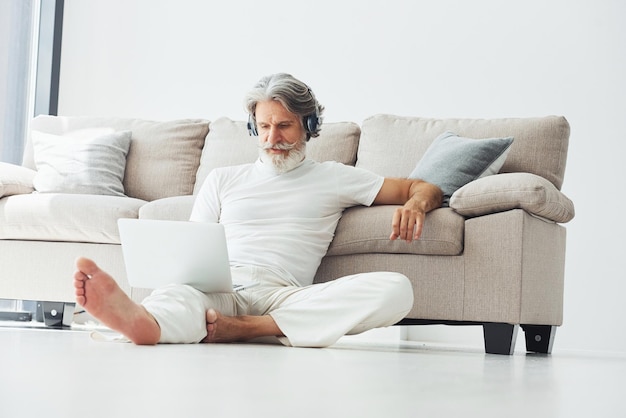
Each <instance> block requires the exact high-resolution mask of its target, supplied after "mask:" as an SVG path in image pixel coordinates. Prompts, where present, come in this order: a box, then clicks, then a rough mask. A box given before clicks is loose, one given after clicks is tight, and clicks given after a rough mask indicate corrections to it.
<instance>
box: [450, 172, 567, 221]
mask: <svg viewBox="0 0 626 418" xmlns="http://www.w3.org/2000/svg"><path fill="white" fill-rule="evenodd" d="M450 207H451V208H453V209H454V210H455V211H456V212H458V213H459V214H460V215H463V216H466V217H475V216H482V215H487V214H490V213H496V212H502V211H505V210H510V209H523V210H525V211H526V212H528V213H530V214H533V215H536V216H539V217H542V218H545V219H548V220H551V221H554V222H559V223H564V222H569V221H570V220H572V218H574V214H575V212H574V204H573V203H572V201H571V200H570V199H568V198H567V196H565V195H564V194H563V193H561V192H560V191H559V190H558V189H557V188H556V187H555V186H554V185H553V184H552V183H550V182H549V181H548V180H546V179H544V178H543V177H540V176H537V175H535V174H530V173H505V174H497V175H495V176H488V177H483V178H481V179H478V180H474V181H472V182H470V183H468V184H466V185H465V186H463V187H461V188H460V189H458V190H457V191H456V192H455V193H454V194H453V195H452V197H451V198H450Z"/></svg>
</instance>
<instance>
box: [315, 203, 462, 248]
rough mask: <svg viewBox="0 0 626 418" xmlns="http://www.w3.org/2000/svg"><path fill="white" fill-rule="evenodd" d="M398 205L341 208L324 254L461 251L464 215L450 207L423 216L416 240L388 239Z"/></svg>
mask: <svg viewBox="0 0 626 418" xmlns="http://www.w3.org/2000/svg"><path fill="white" fill-rule="evenodd" d="M396 208H397V206H371V207H363V206H357V207H353V208H350V209H347V210H346V211H344V213H343V215H342V217H341V219H340V220H339V224H338V225H337V229H336V231H335V238H334V239H333V241H332V243H331V244H330V247H329V248H328V252H327V255H328V256H334V255H348V254H369V253H391V254H422V255H458V254H460V253H461V252H463V234H464V227H465V218H463V217H462V216H460V215H459V214H457V213H455V212H454V211H453V210H452V209H450V208H440V209H436V210H434V211H432V212H429V213H428V214H427V215H426V221H425V223H424V229H423V230H422V236H421V237H420V239H419V240H417V241H413V242H411V243H407V242H406V241H403V240H395V241H390V240H389V235H391V220H392V218H393V213H394V211H395V210H396Z"/></svg>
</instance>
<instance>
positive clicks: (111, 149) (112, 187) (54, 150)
mask: <svg viewBox="0 0 626 418" xmlns="http://www.w3.org/2000/svg"><path fill="white" fill-rule="evenodd" d="M84 131H85V130H75V131H71V132H68V133H67V134H65V135H54V134H48V133H45V132H40V131H35V130H34V131H32V132H31V138H32V141H33V149H34V158H35V165H36V166H37V174H36V175H35V178H34V179H33V185H34V186H35V189H36V190H37V191H38V192H43V193H80V194H103V195H112V196H124V186H123V185H122V181H123V180H124V170H125V169H126V155H127V154H128V148H129V147H130V138H131V132H130V131H119V132H110V133H105V134H100V133H88V134H86V135H82V134H81V133H84Z"/></svg>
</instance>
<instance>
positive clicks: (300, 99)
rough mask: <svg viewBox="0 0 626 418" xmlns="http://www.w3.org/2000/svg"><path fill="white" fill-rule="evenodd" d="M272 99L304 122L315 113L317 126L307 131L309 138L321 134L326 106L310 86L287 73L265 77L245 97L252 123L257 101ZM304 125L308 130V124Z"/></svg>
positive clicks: (254, 121)
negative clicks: (316, 96) (320, 101)
mask: <svg viewBox="0 0 626 418" xmlns="http://www.w3.org/2000/svg"><path fill="white" fill-rule="evenodd" d="M270 100H276V101H278V102H280V104H282V105H283V106H284V107H285V109H287V110H288V111H289V112H291V113H293V114H295V115H298V116H299V117H300V120H301V121H302V122H303V124H304V120H305V119H306V118H307V116H310V115H315V117H317V126H316V128H315V130H314V131H312V132H307V140H308V139H309V138H310V137H313V138H316V137H318V136H319V134H320V129H321V126H322V113H323V112H324V106H322V105H321V104H320V103H319V102H318V101H317V99H316V98H315V95H314V94H313V91H312V90H311V89H310V88H309V86H307V85H306V84H304V83H303V82H302V81H300V80H298V79H297V78H295V77H293V76H292V75H290V74H285V73H278V74H272V75H268V76H265V77H263V78H262V79H260V80H259V81H258V82H257V83H256V84H255V85H254V87H253V88H252V90H250V91H249V92H248V94H246V98H245V106H246V111H247V112H248V113H249V115H250V117H251V122H252V123H255V124H256V120H255V119H254V117H255V112H256V105H257V103H259V102H264V101H270ZM303 126H304V125H303ZM304 127H305V130H306V126H304Z"/></svg>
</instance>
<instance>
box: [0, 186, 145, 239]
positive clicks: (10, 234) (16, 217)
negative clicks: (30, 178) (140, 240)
mask: <svg viewBox="0 0 626 418" xmlns="http://www.w3.org/2000/svg"><path fill="white" fill-rule="evenodd" d="M145 203H146V201H144V200H140V199H133V198H129V197H119V196H105V195H77V194H58V193H31V194H22V195H15V196H9V197H5V198H3V199H0V219H2V220H3V222H2V228H1V229H0V239H19V240H35V241H67V242H91V243H107V244H119V242H120V238H119V232H118V230H117V219H119V218H137V215H138V213H139V208H140V207H141V206H142V205H144V204H145Z"/></svg>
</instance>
